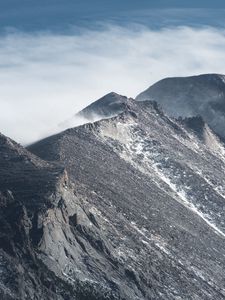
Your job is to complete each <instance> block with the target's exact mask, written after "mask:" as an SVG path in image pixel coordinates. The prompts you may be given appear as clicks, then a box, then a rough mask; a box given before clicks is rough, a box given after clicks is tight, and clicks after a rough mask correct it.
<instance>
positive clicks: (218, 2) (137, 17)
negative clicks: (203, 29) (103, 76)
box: [0, 0, 225, 32]
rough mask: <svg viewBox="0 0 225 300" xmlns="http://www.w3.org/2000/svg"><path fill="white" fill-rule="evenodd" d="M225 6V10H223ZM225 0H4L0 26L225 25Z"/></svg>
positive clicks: (60, 28)
mask: <svg viewBox="0 0 225 300" xmlns="http://www.w3.org/2000/svg"><path fill="white" fill-rule="evenodd" d="M223 9H224V10H223ZM224 15H225V1H224V0H205V1H203V0H196V1H193V0H190V1H187V0H184V1H182V0H136V1H132V0H80V1H78V0H39V1H37V0H7V1H4V0H1V1H0V29H1V32H2V31H4V30H5V29H6V28H7V29H9V28H16V29H19V30H23V31H30V32H32V31H40V30H51V31H58V32H68V31H70V30H71V27H73V28H74V26H76V27H89V28H90V27H94V26H98V25H99V26H100V23H101V24H102V23H105V22H111V23H116V24H121V25H123V26H125V25H128V24H129V23H141V24H144V25H145V26H148V27H151V28H160V27H164V26H177V25H192V26H205V25H206V26H208V25H211V26H223V24H224Z"/></svg>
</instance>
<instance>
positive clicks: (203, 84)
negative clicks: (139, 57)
mask: <svg viewBox="0 0 225 300" xmlns="http://www.w3.org/2000/svg"><path fill="white" fill-rule="evenodd" d="M136 100H139V101H143V100H154V101H157V103H159V104H160V106H161V107H162V108H163V110H164V111H165V112H166V113H167V114H168V115H170V116H175V117H179V116H181V117H190V116H196V115H200V116H202V117H203V119H204V120H205V121H206V122H207V123H208V124H209V125H210V127H211V128H212V129H213V130H214V131H215V132H216V133H217V134H219V135H220V136H221V137H222V138H223V139H225V76H224V75H218V74H205V75H200V76H191V77H175V78H166V79H163V80H160V81H159V82H157V83H155V84H154V85H152V86H151V87H150V88H148V89H147V90H146V91H144V92H143V93H141V94H140V95H138V96H137V97H136Z"/></svg>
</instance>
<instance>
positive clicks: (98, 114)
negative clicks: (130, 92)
mask: <svg viewBox="0 0 225 300" xmlns="http://www.w3.org/2000/svg"><path fill="white" fill-rule="evenodd" d="M126 101H127V97H125V96H121V95H119V94H117V93H114V92H111V93H109V94H107V95H105V96H103V97H102V98H100V99H99V100H97V101H95V102H93V103H92V104H90V105H88V106H87V107H85V108H84V109H83V110H81V111H80V112H79V113H77V115H76V116H77V117H83V118H86V119H88V120H94V119H96V118H106V117H111V116H113V115H117V114H118V113H120V112H122V111H123V110H124V106H125V103H126Z"/></svg>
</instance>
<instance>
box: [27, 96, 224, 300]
mask: <svg viewBox="0 0 225 300" xmlns="http://www.w3.org/2000/svg"><path fill="white" fill-rule="evenodd" d="M210 141H213V144H214V147H209V145H210V144H211V142H210ZM29 151H31V152H33V153H35V154H36V155H38V156H40V157H41V158H42V159H44V160H47V161H52V162H57V163H60V164H61V165H63V166H64V167H65V168H66V169H67V172H68V176H69V178H70V180H71V181H72V182H73V184H74V187H75V191H76V197H77V198H78V199H81V200H82V203H85V204H86V206H87V207H89V211H90V212H91V214H92V217H91V219H93V218H94V220H95V221H93V222H94V224H95V226H97V227H98V228H99V229H100V230H101V232H100V233H99V235H100V237H102V236H104V238H102V241H104V242H98V245H99V247H100V248H99V251H100V252H101V260H103V259H104V268H102V269H101V268H99V269H98V268H96V262H97V261H99V260H98V259H97V257H95V256H93V257H92V258H93V263H94V264H92V265H91V266H92V267H91V270H92V272H91V274H89V276H90V277H89V280H91V278H94V280H95V281H96V282H99V281H101V280H102V278H105V277H107V281H106V282H109V281H110V282H111V289H112V291H117V297H121V298H124V299H212V298H216V299H224V297H225V283H224V280H223V270H224V266H225V255H224V253H223V251H222V249H223V248H224V246H225V224H224V222H223V220H224V214H225V210H224V203H225V202H224V201H225V190H224V187H225V182H224V176H223V174H224V171H225V157H224V153H225V152H224V151H225V150H224V146H223V144H222V143H221V142H220V140H219V139H218V138H217V136H216V135H215V134H214V132H213V131H212V130H211V129H210V128H209V127H208V125H207V124H206V123H204V121H203V120H198V119H197V121H196V118H190V119H186V120H178V121H177V120H175V119H171V118H169V117H167V116H165V115H164V114H163V112H162V111H161V110H160V109H159V108H158V107H157V105H156V103H152V102H150V101H146V102H135V101H133V100H131V99H129V100H127V101H126V104H125V107H124V112H123V113H121V114H119V115H118V116H116V117H113V118H110V119H106V120H101V121H98V122H95V123H93V124H86V125H83V126H80V127H77V128H73V129H68V130H66V131H64V132H62V133H60V134H57V135H55V136H52V137H49V138H47V139H44V140H42V141H40V142H38V143H36V144H34V145H31V146H30V147H29ZM75 225H76V228H77V222H76V224H75ZM81 228H82V232H86V229H85V226H84V227H81ZM85 248H86V247H85ZM68 254H69V255H70V250H69V251H68ZM89 254H90V253H89ZM112 262H113V263H112ZM112 266H113V267H112ZM71 268H72V269H70V268H68V269H65V270H64V273H65V274H66V276H68V277H69V278H70V279H71V280H72V281H73V280H75V278H77V276H78V274H80V272H84V274H86V272H87V271H86V270H85V269H79V268H78V269H77V270H76V271H75V272H72V271H71V270H73V268H74V267H73V265H71ZM82 268H83V266H82ZM111 268H112V269H111ZM100 269H101V270H100ZM105 270H107V272H106V273H105ZM102 276H103V277H102ZM108 287H109V286H108ZM124 287H125V288H124ZM110 299H111V298H110Z"/></svg>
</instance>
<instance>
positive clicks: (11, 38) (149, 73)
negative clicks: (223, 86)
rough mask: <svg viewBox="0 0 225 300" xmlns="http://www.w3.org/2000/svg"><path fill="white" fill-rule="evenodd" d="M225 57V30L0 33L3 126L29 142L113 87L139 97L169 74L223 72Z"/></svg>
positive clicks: (0, 127) (53, 129)
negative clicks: (0, 34)
mask: <svg viewBox="0 0 225 300" xmlns="http://www.w3.org/2000/svg"><path fill="white" fill-rule="evenodd" d="M224 57H225V30H222V29H215V28H201V29H196V28H190V27H176V28H169V29H168V28H167V29H161V30H150V29H148V28H145V27H137V26H131V28H130V29H128V28H122V27H116V26H107V27H105V28H104V29H102V30H101V31H94V30H92V31H88V30H80V31H79V33H77V32H76V33H74V34H70V35H60V34H58V35H57V34H52V33H39V34H33V35H32V34H24V33H21V32H13V33H9V34H7V35H5V36H1V37H0V110H1V117H0V132H2V133H3V134H6V135H8V136H10V137H12V138H13V139H15V140H17V141H19V142H21V143H23V144H27V143H30V142H32V141H35V140H37V139H40V138H41V137H43V136H46V135H49V134H51V133H53V132H56V131H57V130H59V127H57V124H61V123H63V122H64V121H65V120H67V119H70V118H71V116H72V115H73V114H75V113H76V112H77V111H79V110H80V109H82V108H84V107H85V106H87V105H88V104H90V103H91V102H93V101H94V100H96V99H98V98H100V97H101V96H103V95H104V94H106V93H108V92H111V91H115V92H117V93H120V94H122V95H126V96H129V97H135V96H136V95H137V94H138V93H140V92H141V91H143V90H144V89H146V88H147V87H148V86H150V85H151V84H153V83H154V82H156V81H157V80H160V79H162V78H164V77H169V76H187V75H194V74H200V73H224V70H225V60H224ZM75 123H76V122H75Z"/></svg>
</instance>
